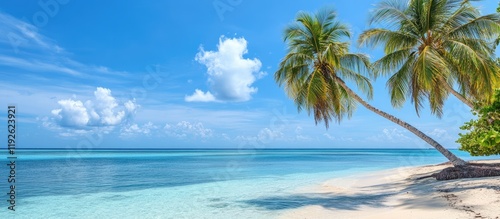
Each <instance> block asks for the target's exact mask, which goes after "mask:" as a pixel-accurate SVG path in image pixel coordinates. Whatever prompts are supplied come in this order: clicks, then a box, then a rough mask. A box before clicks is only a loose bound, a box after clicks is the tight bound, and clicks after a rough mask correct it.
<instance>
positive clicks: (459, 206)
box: [279, 159, 500, 219]
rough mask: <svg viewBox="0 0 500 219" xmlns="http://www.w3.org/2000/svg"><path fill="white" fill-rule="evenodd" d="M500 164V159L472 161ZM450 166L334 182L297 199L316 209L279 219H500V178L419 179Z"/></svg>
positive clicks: (370, 174) (407, 169)
mask: <svg viewBox="0 0 500 219" xmlns="http://www.w3.org/2000/svg"><path fill="white" fill-rule="evenodd" d="M472 162H474V163H500V159H495V160H480V161H472ZM450 166H451V165H450V164H448V163H442V164H436V165H426V166H413V167H401V168H395V169H389V170H380V171H374V172H368V173H362V174H359V175H353V176H348V177H343V178H334V179H330V180H327V181H325V182H322V183H320V184H317V185H311V186H307V187H304V188H300V189H298V190H296V191H293V192H292V193H293V194H294V195H295V196H299V197H302V199H304V200H319V201H316V202H311V203H312V204H310V205H306V206H301V207H299V208H295V209H291V210H286V211H284V212H283V213H282V214H281V215H280V217H279V218H282V219H285V218H291V219H299V218H300V219H304V218H360V219H361V218H374V219H377V218H380V219H382V218H415V219H422V218H492V219H500V208H498V207H495V206H500V177H484V178H468V179H458V180H447V181H437V180H436V179H434V178H424V179H418V178H419V177H422V176H427V175H430V174H432V173H435V172H438V171H440V170H442V169H444V168H446V167H450Z"/></svg>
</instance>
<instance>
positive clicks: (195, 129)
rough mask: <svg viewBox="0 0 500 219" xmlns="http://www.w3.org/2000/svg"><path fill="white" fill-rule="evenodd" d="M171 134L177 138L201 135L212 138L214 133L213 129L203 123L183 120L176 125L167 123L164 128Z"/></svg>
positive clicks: (204, 137) (200, 136)
mask: <svg viewBox="0 0 500 219" xmlns="http://www.w3.org/2000/svg"><path fill="white" fill-rule="evenodd" d="M163 129H164V130H165V133H167V135H169V136H174V137H177V138H189V137H199V138H202V139H206V138H211V137H213V135H214V131H213V130H212V129H208V128H205V127H204V126H203V124H202V123H200V122H198V123H194V124H193V123H190V122H187V121H182V122H179V123H177V124H176V125H170V124H166V125H165V127H164V128H163Z"/></svg>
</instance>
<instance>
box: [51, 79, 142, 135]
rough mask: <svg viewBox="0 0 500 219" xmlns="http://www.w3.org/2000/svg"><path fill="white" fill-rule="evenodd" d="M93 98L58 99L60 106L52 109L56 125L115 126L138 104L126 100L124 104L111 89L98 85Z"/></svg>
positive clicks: (71, 126) (78, 126) (133, 110)
mask: <svg viewBox="0 0 500 219" xmlns="http://www.w3.org/2000/svg"><path fill="white" fill-rule="evenodd" d="M94 98H95V99H94V100H87V101H86V102H85V103H83V102H82V101H81V100H73V99H66V100H59V101H58V102H57V103H58V104H59V106H60V108H58V109H54V110H52V115H53V117H54V119H55V121H56V122H57V124H58V125H60V126H63V127H68V128H77V129H78V128H80V129H81V128H85V127H95V126H97V127H99V126H116V125H119V124H121V123H122V122H123V121H124V120H126V118H127V117H129V116H131V115H133V114H135V112H136V110H137V108H138V105H137V104H136V103H135V101H133V100H128V101H127V102H125V103H124V105H119V104H118V101H117V100H116V99H115V98H114V97H113V96H112V95H111V90H110V89H107V88H102V87H98V88H97V89H96V91H95V92H94Z"/></svg>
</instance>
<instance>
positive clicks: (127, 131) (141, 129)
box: [120, 122, 158, 137]
mask: <svg viewBox="0 0 500 219" xmlns="http://www.w3.org/2000/svg"><path fill="white" fill-rule="evenodd" d="M156 129H158V126H156V125H154V124H153V123H152V122H148V123H146V124H143V125H138V124H136V123H134V124H129V125H128V126H124V127H122V129H121V131H120V137H132V136H137V135H142V136H144V135H146V136H147V135H151V132H152V131H154V130H156Z"/></svg>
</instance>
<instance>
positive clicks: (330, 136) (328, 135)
mask: <svg viewBox="0 0 500 219" xmlns="http://www.w3.org/2000/svg"><path fill="white" fill-rule="evenodd" d="M323 136H325V137H326V138H328V139H330V140H331V141H342V142H353V141H354V140H353V139H352V138H347V137H340V138H339V137H335V136H332V135H330V134H328V133H324V134H323Z"/></svg>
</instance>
